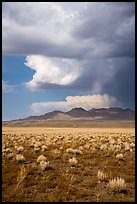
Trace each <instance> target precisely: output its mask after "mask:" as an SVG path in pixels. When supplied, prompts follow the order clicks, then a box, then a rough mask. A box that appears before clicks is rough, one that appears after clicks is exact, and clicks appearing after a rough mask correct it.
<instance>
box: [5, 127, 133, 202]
mask: <svg viewBox="0 0 137 204" xmlns="http://www.w3.org/2000/svg"><path fill="white" fill-rule="evenodd" d="M17 155H20V156H21V155H23V156H24V157H23V159H22V161H21V160H20V161H19V160H18V159H17ZM40 155H43V156H45V158H46V160H45V161H46V162H47V163H46V165H47V166H45V167H44V166H43V165H45V163H44V162H45V161H42V162H43V163H42V162H38V160H37V158H38V157H39V156H40ZM117 155H122V156H117ZM99 172H101V175H99ZM117 177H120V178H121V179H123V180H124V183H122V181H121V183H120V184H119V185H118V184H113V186H110V185H109V184H110V181H111V180H113V179H114V178H117ZM2 201H3V202H21V201H22V202H34V201H35V202H36V201H37V202H40V201H41V202H65V201H72V202H80V201H83V202H87V201H88V202H132V201H135V129H134V128H133V127H129V128H116V127H114V128H105V127H103V128H101V127H98V128H88V127H86V128H80V127H78V128H55V127H54V128H45V127H3V128H2Z"/></svg>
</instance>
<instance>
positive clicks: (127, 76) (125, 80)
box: [103, 58, 135, 109]
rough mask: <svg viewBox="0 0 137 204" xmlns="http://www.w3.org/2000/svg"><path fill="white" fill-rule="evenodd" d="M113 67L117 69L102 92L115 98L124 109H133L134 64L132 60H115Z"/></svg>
mask: <svg viewBox="0 0 137 204" xmlns="http://www.w3.org/2000/svg"><path fill="white" fill-rule="evenodd" d="M115 66H117V67H119V69H118V71H117V72H116V73H115V75H114V76H113V78H112V80H111V81H110V82H109V83H106V84H105V86H104V87H103V91H104V92H105V93H106V92H107V93H109V94H112V95H114V96H116V98H117V99H118V100H119V101H121V102H122V103H123V104H124V105H125V107H130V108H133V109H134V108H135V62H134V60H133V59H129V58H126V59H124V60H120V59H117V62H115Z"/></svg>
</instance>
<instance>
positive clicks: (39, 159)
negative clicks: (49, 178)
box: [37, 155, 47, 163]
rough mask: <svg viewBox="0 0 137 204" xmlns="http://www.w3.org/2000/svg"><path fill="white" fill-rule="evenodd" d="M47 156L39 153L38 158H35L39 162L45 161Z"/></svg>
mask: <svg viewBox="0 0 137 204" xmlns="http://www.w3.org/2000/svg"><path fill="white" fill-rule="evenodd" d="M46 160H47V158H46V157H45V156H43V155H40V156H39V157H38V158H37V163H40V162H41V161H46Z"/></svg>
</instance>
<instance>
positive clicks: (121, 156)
mask: <svg viewBox="0 0 137 204" xmlns="http://www.w3.org/2000/svg"><path fill="white" fill-rule="evenodd" d="M116 158H117V159H119V160H123V158H124V156H123V154H117V155H116Z"/></svg>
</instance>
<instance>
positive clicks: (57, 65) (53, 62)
mask: <svg viewBox="0 0 137 204" xmlns="http://www.w3.org/2000/svg"><path fill="white" fill-rule="evenodd" d="M25 65H26V66H28V67H29V68H31V69H33V70H35V74H34V75H33V79H32V80H31V81H29V82H27V83H26V85H27V87H28V88H29V89H32V90H35V89H38V88H40V87H41V86H43V85H45V86H46V84H58V85H68V84H71V83H72V82H73V81H75V80H76V79H77V78H78V77H79V76H80V74H81V70H82V68H81V66H80V63H79V62H78V61H76V60H73V59H58V58H50V57H45V56H41V55H30V56H27V58H26V62H25Z"/></svg>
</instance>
